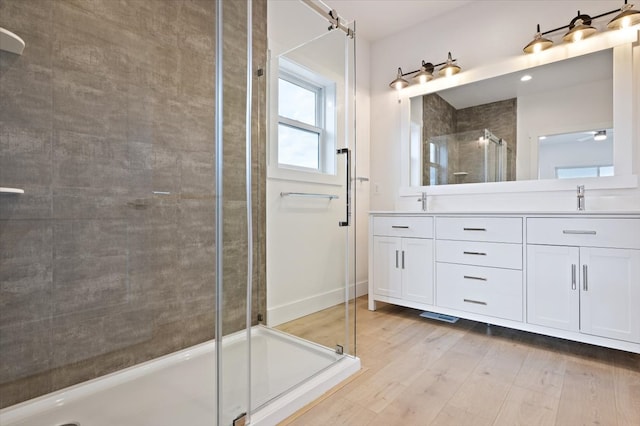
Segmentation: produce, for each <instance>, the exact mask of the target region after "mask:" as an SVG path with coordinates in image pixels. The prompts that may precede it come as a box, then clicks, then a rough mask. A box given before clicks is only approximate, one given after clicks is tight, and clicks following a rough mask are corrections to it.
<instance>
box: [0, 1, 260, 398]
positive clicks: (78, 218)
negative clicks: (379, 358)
mask: <svg viewBox="0 0 640 426" xmlns="http://www.w3.org/2000/svg"><path fill="white" fill-rule="evenodd" d="M253 10H254V14H253V20H254V28H253V30H254V66H255V67H256V68H258V67H264V64H265V61H266V0H255V1H254V2H253ZM224 16H225V27H224V31H225V51H224V55H225V56H224V61H225V62H224V69H225V88H224V96H225V102H224V120H225V128H224V130H225V131H224V139H225V142H224V150H225V151H224V155H225V159H224V174H225V178H224V200H225V203H224V228H225V231H224V237H223V238H224V247H225V249H224V250H225V251H224V265H225V268H224V274H225V291H224V310H225V311H224V312H225V323H224V332H225V333H230V332H233V331H235V330H238V329H241V328H244V326H245V324H244V322H245V307H246V253H247V239H246V210H245V208H246V202H245V168H244V164H245V149H244V146H245V145H244V144H245V142H244V140H245V121H244V117H245V115H244V110H245V94H246V63H245V62H246V2H242V1H225V2H224ZM0 26H2V27H4V28H7V29H9V30H11V31H13V32H15V33H16V34H18V35H20V36H21V37H22V38H23V39H24V40H25V42H26V45H27V46H26V49H25V51H24V54H23V55H22V56H17V55H13V54H10V53H5V52H1V53H0V186H9V187H20V188H24V190H25V194H23V195H2V196H0V406H1V407H5V406H9V405H12V404H15V403H17V402H20V401H24V400H26V399H29V398H33V397H35V396H38V395H42V394H46V393H48V392H51V391H53V390H56V389H60V388H63V387H66V386H69V385H72V384H75V383H78V382H82V381H85V380H88V379H92V378H95V377H98V376H101V375H104V374H107V373H110V372H113V371H116V370H119V369H122V368H125V367H128V366H131V365H134V364H137V363H140V362H143V361H146V360H149V359H152V358H155V357H158V356H160V355H163V354H166V353H170V352H173V351H175V350H178V349H181V348H184V347H188V346H191V345H194V344H197V343H200V342H203V341H206V340H209V339H212V338H213V337H214V327H215V303H214V302H215V297H216V293H215V254H216V253H215V241H216V237H217V236H216V235H215V217H216V216H215V195H216V194H215V176H214V171H215V169H214V161H215V158H214V114H215V109H214V105H215V103H214V95H215V28H216V27H215V2H214V1H212V0H153V1H149V0H28V1H25V0H0ZM262 78H263V79H264V78H265V77H262ZM254 81H255V84H254V114H255V115H257V113H258V111H260V112H261V116H260V118H258V117H255V118H254V120H253V121H254V123H253V128H254V131H253V136H254V139H253V140H254V142H253V144H254V147H253V150H254V156H253V168H252V170H253V177H254V184H253V200H254V202H253V208H254V215H253V224H254V230H255V235H254V244H255V249H254V264H255V268H254V292H253V295H254V296H253V302H254V305H253V306H254V318H256V316H257V313H258V312H259V311H260V312H264V309H263V308H264V303H265V297H264V293H265V290H264V276H265V274H264V269H265V262H264V260H265V252H264V247H265V246H264V243H265V240H264V236H265V230H264V223H265V210H264V193H265V191H264V185H265V146H264V145H265V143H264V141H265V132H264V129H265V126H264V122H265V119H264V106H265V95H264V93H265V92H264V87H265V84H266V82H264V81H260V79H259V78H257V77H256V78H255V80H254ZM259 120H262V124H261V125H260V126H258V121H259ZM258 129H260V132H259V133H258ZM154 191H160V192H164V193H169V194H154V193H153V192H154Z"/></svg>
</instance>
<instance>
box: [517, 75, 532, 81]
mask: <svg viewBox="0 0 640 426" xmlns="http://www.w3.org/2000/svg"><path fill="white" fill-rule="evenodd" d="M532 78H533V77H531V76H530V75H529V74H525V75H523V76H522V77H520V81H529V80H531V79H532Z"/></svg>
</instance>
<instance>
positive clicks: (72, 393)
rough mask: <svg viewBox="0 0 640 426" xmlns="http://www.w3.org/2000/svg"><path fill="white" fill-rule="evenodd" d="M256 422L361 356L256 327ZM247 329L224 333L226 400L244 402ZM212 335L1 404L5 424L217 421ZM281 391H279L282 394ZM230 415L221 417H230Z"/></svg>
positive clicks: (160, 425)
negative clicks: (130, 364)
mask: <svg viewBox="0 0 640 426" xmlns="http://www.w3.org/2000/svg"><path fill="white" fill-rule="evenodd" d="M251 335H252V339H251V344H252V354H253V356H252V360H251V361H252V367H251V368H252V378H253V380H252V407H253V408H254V409H255V408H256V407H260V408H258V409H257V410H256V411H254V413H253V414H252V415H251V423H250V424H251V425H275V424H276V423H277V422H279V421H281V420H283V419H285V418H286V417H287V416H289V415H291V414H293V413H294V412H295V411H297V410H298V409H300V408H302V407H303V406H304V405H306V404H308V403H309V402H311V401H313V400H314V399H315V398H317V397H319V396H320V395H322V394H323V393H324V392H326V391H327V390H329V389H330V388H332V387H333V386H335V385H337V384H338V383H340V382H341V381H343V380H344V379H346V378H347V377H349V376H350V375H352V374H354V373H355V372H357V371H358V370H359V369H360V360H359V359H358V358H354V357H350V356H339V355H336V354H335V353H334V352H333V351H332V350H330V349H328V348H325V347H323V346H319V345H316V344H314V343H311V342H307V341H305V340H302V339H298V338H296V337H293V336H290V335H287V334H285V333H282V332H279V331H277V330H272V329H269V328H266V327H262V326H256V327H253V329H252V332H251ZM245 348H246V332H240V333H236V334H234V335H232V336H229V337H226V338H224V339H223V350H224V357H223V371H224V374H223V381H224V390H225V391H224V395H223V406H224V407H225V409H224V410H225V413H227V412H228V413H230V415H231V414H232V413H233V414H237V413H238V412H239V411H238V409H234V407H238V406H239V405H241V406H243V405H246V392H244V391H243V390H244V389H245V388H246V385H247V384H246V359H245V357H244V356H243V354H244V353H245V352H244V350H245ZM215 350H216V347H215V342H214V341H210V342H206V343H202V344H200V345H197V346H193V347H191V348H188V349H184V350H181V351H179V352H175V353H173V354H169V355H166V356H163V357H161V358H158V359H154V360H151V361H148V362H145V363H143V364H139V365H136V366H133V367H130V368H127V369H125V370H122V371H118V372H115V373H112V374H109V375H107V376H104V377H100V378H97V379H94V380H91V381H88V382H85V383H80V384H78V385H75V386H72V387H69V388H66V389H62V390H60V391H56V392H53V393H51V394H49V395H44V396H42V397H39V398H35V399H33V400H30V401H26V402H24V403H21V404H17V405H14V406H12V407H8V408H5V409H3V410H0V424H2V425H3V426H27V425H29V426H57V425H62V424H67V423H74V422H75V423H78V424H80V426H84V425H86V426H89V425H90V426H113V425H119V426H134V425H135V426H165V425H166V426H175V425H189V426H200V425H202V426H212V425H215V419H216V415H215V412H216V398H215V388H216V385H215V380H216V377H215ZM278 395H280V396H278ZM231 421H232V418H227V419H224V422H223V423H224V424H225V425H227V424H229V425H230V424H231Z"/></svg>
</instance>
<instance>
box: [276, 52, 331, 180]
mask: <svg viewBox="0 0 640 426" xmlns="http://www.w3.org/2000/svg"><path fill="white" fill-rule="evenodd" d="M334 86H335V85H334V84H331V83H330V82H329V81H327V80H326V79H325V78H323V77H322V76H320V75H317V74H315V73H313V72H311V71H309V70H308V69H305V68H303V67H301V66H300V65H297V64H295V63H293V62H291V61H286V62H285V61H283V60H281V63H280V72H279V75H278V139H277V140H278V144H277V160H278V167H279V168H284V169H293V170H297V171H302V172H317V173H326V174H331V173H333V171H334V169H335V155H334V147H335V141H334V139H335V117H334V116H335V111H334V107H333V105H335V87H334Z"/></svg>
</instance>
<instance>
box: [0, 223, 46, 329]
mask: <svg viewBox="0 0 640 426" xmlns="http://www.w3.org/2000/svg"><path fill="white" fill-rule="evenodd" d="M0 227H1V225H0ZM1 240H2V239H1V238H0V242H1ZM52 288H53V268H52V263H51V262H50V261H49V262H33V263H28V264H22V265H12V266H9V265H7V264H6V263H4V262H0V327H6V326H9V325H16V324H20V323H23V322H28V321H36V320H42V319H47V318H50V317H51V314H52V312H53V307H52V298H51V295H52Z"/></svg>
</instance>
